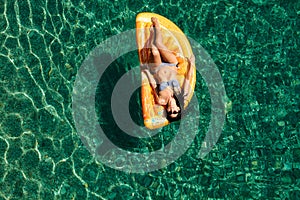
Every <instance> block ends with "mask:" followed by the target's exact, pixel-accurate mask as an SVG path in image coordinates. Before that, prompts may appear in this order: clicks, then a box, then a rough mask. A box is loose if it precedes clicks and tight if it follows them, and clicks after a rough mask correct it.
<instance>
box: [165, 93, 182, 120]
mask: <svg viewBox="0 0 300 200" xmlns="http://www.w3.org/2000/svg"><path fill="white" fill-rule="evenodd" d="M173 97H174V99H175V101H176V105H177V106H178V107H179V108H180V110H179V111H178V114H177V116H176V117H171V116H170V115H172V113H169V112H167V120H168V121H169V122H174V121H178V120H180V119H181V117H182V114H183V109H184V101H183V95H182V94H181V93H180V94H178V95H175V94H174V96H173Z"/></svg>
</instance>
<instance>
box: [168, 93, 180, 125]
mask: <svg viewBox="0 0 300 200" xmlns="http://www.w3.org/2000/svg"><path fill="white" fill-rule="evenodd" d="M182 100H183V98H182V97H181V95H178V96H177V95H176V96H175V95H174V96H172V97H171V98H170V100H169V102H168V105H167V119H168V120H169V121H170V122H172V121H177V120H179V119H181V113H182V108H183V101H182Z"/></svg>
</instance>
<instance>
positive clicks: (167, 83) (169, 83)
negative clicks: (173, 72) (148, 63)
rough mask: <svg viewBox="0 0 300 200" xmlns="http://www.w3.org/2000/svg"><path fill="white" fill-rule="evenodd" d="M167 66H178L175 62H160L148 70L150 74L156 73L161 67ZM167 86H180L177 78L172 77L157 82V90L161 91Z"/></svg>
mask: <svg viewBox="0 0 300 200" xmlns="http://www.w3.org/2000/svg"><path fill="white" fill-rule="evenodd" d="M167 66H170V67H173V66H175V67H178V64H175V63H164V62H163V63H161V64H160V65H159V66H157V67H155V69H153V68H150V69H149V70H150V72H151V74H156V73H157V72H158V71H159V70H160V69H161V68H162V67H167ZM168 86H170V87H173V88H175V87H180V85H179V82H178V80H177V79H172V80H169V81H164V82H161V83H160V84H159V90H160V91H162V90H164V89H166V88H167V87H168Z"/></svg>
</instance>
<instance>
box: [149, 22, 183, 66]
mask: <svg viewBox="0 0 300 200" xmlns="http://www.w3.org/2000/svg"><path fill="white" fill-rule="evenodd" d="M151 21H152V23H153V26H154V28H155V45H156V47H157V49H158V50H159V53H160V56H161V57H162V59H163V60H164V61H165V62H168V63H174V64H177V63H178V61H177V59H176V56H175V55H174V54H173V53H172V52H171V51H170V50H168V48H167V47H166V46H165V45H164V43H163V40H162V34H161V30H160V25H159V22H158V20H157V18H155V17H152V18H151Z"/></svg>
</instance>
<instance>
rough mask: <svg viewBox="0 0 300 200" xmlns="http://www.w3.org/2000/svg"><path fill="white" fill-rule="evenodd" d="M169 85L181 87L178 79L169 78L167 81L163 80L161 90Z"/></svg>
mask: <svg viewBox="0 0 300 200" xmlns="http://www.w3.org/2000/svg"><path fill="white" fill-rule="evenodd" d="M168 86H170V87H173V88H175V87H180V85H179V82H178V80H176V79H173V80H169V81H166V82H161V83H160V84H159V90H160V91H162V90H164V89H166V88H167V87H168Z"/></svg>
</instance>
